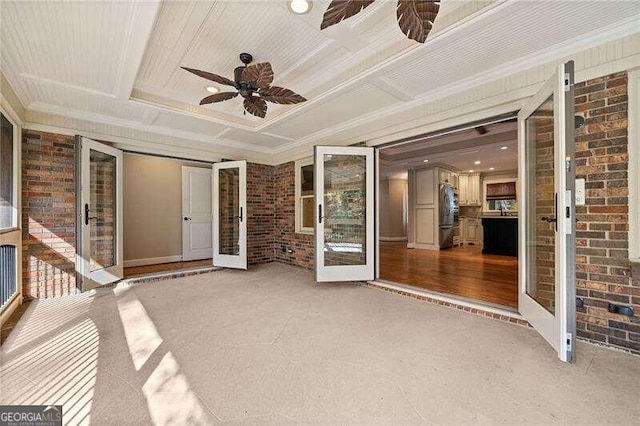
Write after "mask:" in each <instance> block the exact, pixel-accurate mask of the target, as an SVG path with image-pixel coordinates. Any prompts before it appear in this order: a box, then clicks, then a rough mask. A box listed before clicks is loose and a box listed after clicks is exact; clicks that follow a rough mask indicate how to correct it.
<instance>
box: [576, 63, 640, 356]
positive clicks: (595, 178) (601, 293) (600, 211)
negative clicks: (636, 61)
mask: <svg viewBox="0 0 640 426" xmlns="http://www.w3.org/2000/svg"><path fill="white" fill-rule="evenodd" d="M575 93H576V113H579V114H582V115H584V117H585V119H586V120H585V126H583V127H582V128H580V129H577V130H576V159H577V160H576V164H577V167H576V177H583V178H585V179H586V188H587V194H586V196H587V198H586V205H585V206H578V207H577V217H578V220H579V222H578V224H577V229H578V230H577V232H576V245H577V248H576V266H577V283H576V284H577V293H578V297H581V298H583V299H584V304H585V307H584V309H580V310H579V312H578V313H577V319H578V324H577V328H578V336H580V337H582V338H586V339H590V340H593V341H596V342H601V343H605V344H608V345H611V346H615V347H620V348H624V349H627V350H631V351H633V352H635V353H639V354H640V318H639V316H638V314H640V277H637V276H636V277H635V278H634V279H632V278H631V267H630V262H629V253H628V245H629V236H628V229H629V217H628V206H629V198H628V180H627V178H628V176H627V173H628V163H629V158H628V155H627V111H628V103H627V75H626V73H617V74H612V75H608V76H605V77H601V78H596V79H593V80H589V81H586V82H584V83H580V84H577V85H576V92H575ZM638 272H640V271H638ZM609 302H611V303H618V304H622V305H633V307H634V310H635V312H636V317H635V318H634V320H633V321H632V320H631V319H630V318H629V317H627V316H624V315H617V314H612V313H609V312H608V310H607V307H608V305H609Z"/></svg>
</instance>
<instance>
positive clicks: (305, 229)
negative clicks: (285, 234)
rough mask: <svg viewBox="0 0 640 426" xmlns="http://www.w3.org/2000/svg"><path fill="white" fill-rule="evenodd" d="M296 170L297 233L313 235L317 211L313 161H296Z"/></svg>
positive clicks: (309, 159) (308, 159)
mask: <svg viewBox="0 0 640 426" xmlns="http://www.w3.org/2000/svg"><path fill="white" fill-rule="evenodd" d="M295 168H296V172H295V185H296V190H295V196H296V211H295V215H296V232H298V233H301V234H313V223H314V215H313V212H314V211H315V199H314V196H313V190H314V187H313V185H314V179H313V174H314V170H313V168H314V166H313V159H312V158H307V159H304V160H299V161H296V163H295Z"/></svg>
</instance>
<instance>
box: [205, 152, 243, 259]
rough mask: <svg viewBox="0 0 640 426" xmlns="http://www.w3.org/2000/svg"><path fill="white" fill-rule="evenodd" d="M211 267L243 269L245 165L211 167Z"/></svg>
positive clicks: (228, 162) (233, 162)
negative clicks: (212, 213) (212, 212)
mask: <svg viewBox="0 0 640 426" xmlns="http://www.w3.org/2000/svg"><path fill="white" fill-rule="evenodd" d="M213 205H214V208H213V211H214V212H215V213H214V215H213V264H214V265H215V266H224V267H227V268H237V269H247V162H246V161H227V162H224V163H217V164H214V165H213Z"/></svg>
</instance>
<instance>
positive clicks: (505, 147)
mask: <svg viewBox="0 0 640 426" xmlns="http://www.w3.org/2000/svg"><path fill="white" fill-rule="evenodd" d="M507 148H509V147H508V146H503V147H502V148H500V149H507Z"/></svg>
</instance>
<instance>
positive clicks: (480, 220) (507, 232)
mask: <svg viewBox="0 0 640 426" xmlns="http://www.w3.org/2000/svg"><path fill="white" fill-rule="evenodd" d="M379 157H380V161H379V164H380V166H379V188H380V207H379V208H380V234H379V235H380V236H379V245H380V279H382V280H386V281H389V282H394V283H399V284H404V285H409V286H412V287H417V288H421V289H425V290H428V291H432V292H436V293H441V294H444V295H448V296H455V297H460V298H463V299H470V300H474V301H477V302H479V303H484V304H488V305H491V306H497V307H501V308H504V309H507V310H512V311H517V308H518V249H517V233H518V193H517V191H516V188H517V186H518V127H517V122H516V120H515V118H508V119H504V120H502V121H497V122H489V123H484V124H479V125H474V126H470V127H468V128H465V129H461V130H458V131H455V132H450V133H447V134H444V135H440V136H435V137H429V138H425V139H421V140H416V141H412V142H411V143H404V144H400V145H395V146H393V145H392V146H390V147H386V148H382V149H380V152H379Z"/></svg>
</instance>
